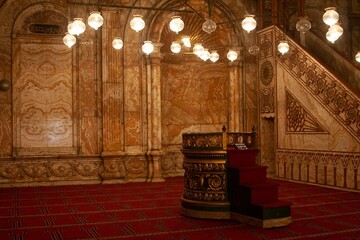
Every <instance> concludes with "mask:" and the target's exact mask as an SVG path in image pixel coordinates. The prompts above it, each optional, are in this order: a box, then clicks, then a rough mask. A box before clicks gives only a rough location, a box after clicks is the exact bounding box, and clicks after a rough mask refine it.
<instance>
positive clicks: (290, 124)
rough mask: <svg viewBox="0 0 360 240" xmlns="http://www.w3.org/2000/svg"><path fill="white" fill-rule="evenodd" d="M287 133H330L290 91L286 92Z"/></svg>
mask: <svg viewBox="0 0 360 240" xmlns="http://www.w3.org/2000/svg"><path fill="white" fill-rule="evenodd" d="M286 132H288V133H292V132H297V133H309V132H311V133H328V131H326V129H325V128H324V127H323V126H321V124H320V123H319V122H318V121H317V120H316V118H315V117H314V116H313V115H312V114H311V113H310V112H309V111H308V110H306V109H305V107H304V106H303V105H302V104H301V103H300V101H299V100H298V99H296V98H295V97H294V96H293V95H292V94H291V93H290V92H289V91H288V90H287V91H286Z"/></svg>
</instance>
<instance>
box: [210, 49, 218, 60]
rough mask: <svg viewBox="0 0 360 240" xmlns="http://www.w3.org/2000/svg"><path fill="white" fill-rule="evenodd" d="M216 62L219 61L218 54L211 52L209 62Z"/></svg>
mask: <svg viewBox="0 0 360 240" xmlns="http://www.w3.org/2000/svg"><path fill="white" fill-rule="evenodd" d="M217 60H219V54H218V53H217V52H216V51H212V52H211V53H210V61H212V62H216V61H217Z"/></svg>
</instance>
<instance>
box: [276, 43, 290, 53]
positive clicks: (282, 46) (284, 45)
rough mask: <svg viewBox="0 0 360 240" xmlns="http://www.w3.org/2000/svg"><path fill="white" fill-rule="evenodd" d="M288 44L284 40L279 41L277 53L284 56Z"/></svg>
mask: <svg viewBox="0 0 360 240" xmlns="http://www.w3.org/2000/svg"><path fill="white" fill-rule="evenodd" d="M289 48H290V46H289V44H288V42H287V41H286V40H281V41H280V43H279V45H278V50H279V52H280V53H281V54H282V55H284V54H285V53H287V52H288V51H289Z"/></svg>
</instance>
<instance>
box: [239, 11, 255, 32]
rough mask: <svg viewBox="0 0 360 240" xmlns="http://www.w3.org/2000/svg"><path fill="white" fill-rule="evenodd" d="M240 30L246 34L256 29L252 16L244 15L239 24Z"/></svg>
mask: <svg viewBox="0 0 360 240" xmlns="http://www.w3.org/2000/svg"><path fill="white" fill-rule="evenodd" d="M241 26H242V28H243V29H244V30H245V31H247V32H248V33H249V32H251V31H252V30H254V29H255V28H256V20H255V19H254V15H245V18H244V20H242V22H241Z"/></svg>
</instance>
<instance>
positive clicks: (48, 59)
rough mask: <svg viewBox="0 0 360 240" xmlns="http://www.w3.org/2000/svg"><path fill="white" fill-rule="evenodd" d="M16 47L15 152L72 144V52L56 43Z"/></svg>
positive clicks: (23, 44) (42, 150)
mask: <svg viewBox="0 0 360 240" xmlns="http://www.w3.org/2000/svg"><path fill="white" fill-rule="evenodd" d="M17 46H18V48H16V51H15V61H16V62H17V63H18V64H19V65H21V68H15V70H16V72H15V74H14V76H15V79H16V81H14V83H13V85H14V95H13V99H14V114H15V119H16V121H17V124H15V125H14V132H15V134H16V136H17V137H16V145H15V148H17V151H18V154H20V152H23V151H25V152H28V153H29V152H33V153H37V154H43V153H45V152H46V151H45V150H44V148H48V149H49V151H50V152H51V151H52V150H50V149H51V148H53V149H55V148H64V147H68V148H71V147H73V146H74V144H75V142H74V133H73V131H74V128H75V127H76V125H74V122H73V107H74V105H73V91H74V88H73V82H72V68H71V56H72V55H71V52H69V51H68V49H67V47H66V46H64V45H57V44H56V45H55V44H53V45H52V44H32V43H29V44H27V43H21V44H19V45H17ZM37 148H40V149H41V150H36V149H37Z"/></svg>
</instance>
